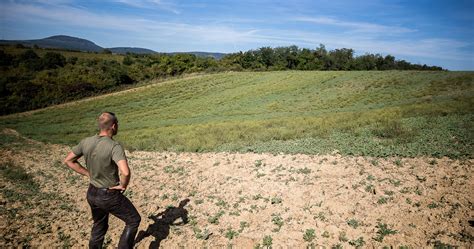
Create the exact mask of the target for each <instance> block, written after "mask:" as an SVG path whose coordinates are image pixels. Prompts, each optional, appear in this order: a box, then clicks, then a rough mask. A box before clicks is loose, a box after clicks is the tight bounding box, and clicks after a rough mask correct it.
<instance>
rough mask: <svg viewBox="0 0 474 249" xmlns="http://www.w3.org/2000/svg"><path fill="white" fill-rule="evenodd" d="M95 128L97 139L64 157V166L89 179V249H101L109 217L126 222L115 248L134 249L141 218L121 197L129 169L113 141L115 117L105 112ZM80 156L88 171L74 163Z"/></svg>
mask: <svg viewBox="0 0 474 249" xmlns="http://www.w3.org/2000/svg"><path fill="white" fill-rule="evenodd" d="M98 125H99V130H100V132H99V135H95V136H92V137H88V138H85V139H83V140H82V141H81V142H80V143H79V144H78V145H77V146H75V147H74V148H73V149H72V152H70V153H69V154H68V155H67V157H66V159H65V160H64V163H66V164H67V166H69V168H71V169H73V170H74V171H76V172H77V173H79V174H81V175H84V176H87V177H89V178H90V184H89V189H88V190H87V202H88V203H89V205H90V207H91V211H92V218H93V220H94V225H93V227H92V232H91V238H90V240H89V248H102V245H103V243H104V236H105V234H106V233H107V229H108V227H109V224H108V223H109V214H113V215H114V216H116V217H118V218H119V219H121V220H123V221H124V222H125V228H124V230H123V232H122V236H121V237H120V242H119V245H118V248H133V244H134V240H135V235H136V234H137V230H138V225H139V224H140V220H141V218H140V215H139V214H138V211H137V209H136V208H135V207H134V206H133V204H132V203H131V202H130V200H129V199H128V198H127V197H125V196H124V195H123V194H122V193H123V191H125V190H126V189H127V186H128V183H129V181H130V169H129V167H128V163H127V158H126V157H125V151H124V150H123V148H122V146H121V145H120V144H119V143H118V142H116V141H114V140H113V139H112V137H113V136H114V135H117V132H118V120H117V117H116V116H115V114H114V113H112V112H104V113H102V114H101V115H100V116H99V118H98ZM81 156H84V159H85V162H86V166H87V168H84V167H83V166H82V165H81V164H80V163H79V162H78V161H77V160H78V159H79V158H80V157H81ZM119 172H120V177H119Z"/></svg>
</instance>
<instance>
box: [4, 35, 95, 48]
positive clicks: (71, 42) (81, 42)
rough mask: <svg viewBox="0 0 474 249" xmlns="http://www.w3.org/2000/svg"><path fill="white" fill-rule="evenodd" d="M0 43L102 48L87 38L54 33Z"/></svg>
mask: <svg viewBox="0 0 474 249" xmlns="http://www.w3.org/2000/svg"><path fill="white" fill-rule="evenodd" d="M0 44H22V45H24V46H27V47H32V46H34V45H37V46H38V47H41V48H59V49H67V50H79V51H87V52H101V51H102V50H104V48H102V47H101V46H98V45H97V44H95V43H93V42H91V41H89V40H86V39H82V38H77V37H72V36H66V35H55V36H51V37H47V38H43V39H37V40H0Z"/></svg>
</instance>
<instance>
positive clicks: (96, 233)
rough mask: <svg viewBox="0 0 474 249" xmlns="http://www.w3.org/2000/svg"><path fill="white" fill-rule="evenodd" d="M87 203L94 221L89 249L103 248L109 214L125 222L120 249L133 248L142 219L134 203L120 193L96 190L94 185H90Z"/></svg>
mask: <svg viewBox="0 0 474 249" xmlns="http://www.w3.org/2000/svg"><path fill="white" fill-rule="evenodd" d="M87 202H88V203H89V205H90V207H91V211H92V219H93V220H94V226H93V227H92V232H91V238H90V240H89V248H102V245H103V243H104V236H105V234H106V233H107V229H108V228H109V214H112V215H114V216H116V217H117V218H119V219H121V220H123V221H124V222H125V228H124V229H123V232H122V235H121V236H120V241H119V244H118V248H119V249H122V248H133V245H134V240H135V235H136V234H137V231H138V226H139V225H140V221H141V218H140V214H138V211H137V209H136V208H135V207H134V206H133V204H132V202H130V200H129V199H128V198H127V197H125V196H124V195H123V194H122V193H121V192H120V191H111V190H107V189H101V188H96V187H94V186H93V185H89V189H88V190H87Z"/></svg>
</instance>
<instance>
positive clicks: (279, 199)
mask: <svg viewBox="0 0 474 249" xmlns="http://www.w3.org/2000/svg"><path fill="white" fill-rule="evenodd" d="M270 201H271V203H272V204H280V203H281V202H282V199H281V197H278V196H275V197H272V199H271V200H270Z"/></svg>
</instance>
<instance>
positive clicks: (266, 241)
mask: <svg viewBox="0 0 474 249" xmlns="http://www.w3.org/2000/svg"><path fill="white" fill-rule="evenodd" d="M272 244H273V238H272V236H270V235H265V237H263V242H262V245H263V246H264V247H267V248H269V247H271V246H272Z"/></svg>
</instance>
